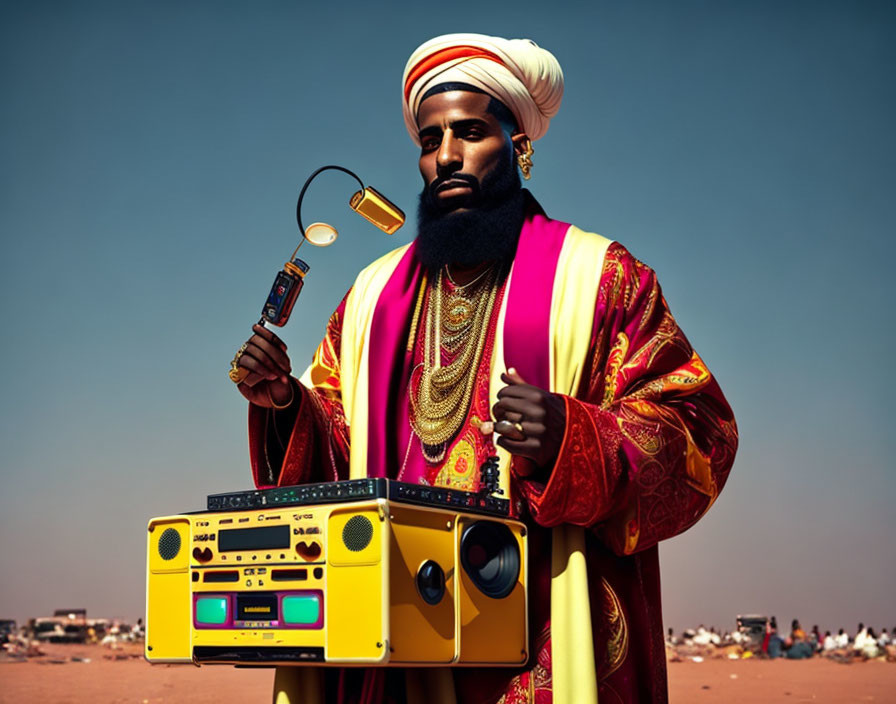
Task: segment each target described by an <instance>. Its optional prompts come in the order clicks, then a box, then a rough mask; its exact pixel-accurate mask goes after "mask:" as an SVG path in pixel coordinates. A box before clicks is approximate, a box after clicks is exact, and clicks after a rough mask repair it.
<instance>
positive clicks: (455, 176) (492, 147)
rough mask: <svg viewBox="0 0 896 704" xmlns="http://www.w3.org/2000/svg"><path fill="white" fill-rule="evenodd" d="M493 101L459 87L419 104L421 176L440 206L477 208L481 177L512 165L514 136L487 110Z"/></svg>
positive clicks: (510, 167)
mask: <svg viewBox="0 0 896 704" xmlns="http://www.w3.org/2000/svg"><path fill="white" fill-rule="evenodd" d="M489 100H490V98H489V96H487V95H484V94H482V93H473V92H470V91H463V90H458V91H449V92H446V93H436V94H435V95H431V96H430V97H429V98H427V99H426V100H424V101H423V103H422V104H421V105H420V109H419V111H418V113H417V124H418V125H419V128H420V132H419V134H420V144H421V151H420V174H421V175H422V176H423V182H424V185H425V187H426V189H427V190H428V192H429V196H430V198H431V202H432V203H433V205H435V206H436V207H437V208H438V209H440V210H443V211H455V210H461V211H462V210H466V209H471V208H475V207H476V205H477V204H478V203H479V202H480V200H481V195H482V194H481V189H482V182H483V179H485V178H486V177H487V176H489V175H490V174H493V173H495V172H498V171H500V170H502V169H513V168H514V167H513V161H512V159H513V146H512V144H511V140H510V137H509V136H508V134H507V133H506V132H505V131H504V129H503V127H502V126H501V123H500V122H499V121H498V119H497V118H496V117H495V116H494V115H493V114H491V113H490V112H489V111H488V105H489Z"/></svg>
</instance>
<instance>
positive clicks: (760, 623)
mask: <svg viewBox="0 0 896 704" xmlns="http://www.w3.org/2000/svg"><path fill="white" fill-rule="evenodd" d="M767 625H768V616H760V615H758V614H746V615H744V616H738V617H737V630H738V631H739V632H740V634H741V635H742V636H744V637H745V639H746V640H747V642H748V645H747V646H746V647H748V648H749V649H750V650H754V651H755V652H759V649H760V648H762V641H763V639H764V638H765V628H766V626H767Z"/></svg>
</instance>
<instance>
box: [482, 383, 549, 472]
mask: <svg viewBox="0 0 896 704" xmlns="http://www.w3.org/2000/svg"><path fill="white" fill-rule="evenodd" d="M501 381H503V382H504V383H505V384H507V386H505V387H504V388H503V389H501V390H500V391H499V392H498V402H497V403H496V404H495V405H494V407H493V408H492V415H493V416H494V419H495V421H494V424H493V426H492V428H491V429H493V430H494V431H495V432H496V433H497V434H498V435H499V436H500V437H499V438H498V439H497V440H496V441H495V443H496V444H497V445H499V446H501V447H503V448H504V449H505V450H507V451H508V452H510V453H511V454H513V455H517V456H519V457H526V458H528V459H530V460H532V461H533V462H534V463H535V465H536V466H537V467H538V468H549V467H552V466H553V464H554V461H555V460H556V459H557V455H558V454H559V453H560V447H561V445H562V444H563V435H564V433H565V432H566V404H565V403H564V402H563V399H562V398H561V397H560V396H558V395H557V394H552V393H551V392H550V391H545V390H544V389H540V388H538V387H537V386H532V385H531V384H527V383H526V381H525V380H524V379H523V378H522V377H521V376H520V375H519V373H518V372H517V371H516V370H515V369H508V370H507V373H505V374H502V375H501ZM483 425H485V424H484V423H483ZM520 428H522V432H520ZM489 429H490V428H488V427H484V428H482V430H483V431H487V430H489Z"/></svg>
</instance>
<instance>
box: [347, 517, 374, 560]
mask: <svg viewBox="0 0 896 704" xmlns="http://www.w3.org/2000/svg"><path fill="white" fill-rule="evenodd" d="M371 538H373V523H371V522H370V519H369V518H368V517H367V516H352V517H351V518H349V519H348V521H347V522H346V524H345V527H344V528H343V529H342V542H343V543H344V544H345V547H347V548H348V549H349V550H351V551H352V552H361V551H362V550H363V549H364V548H366V547H367V546H368V545H370V539H371Z"/></svg>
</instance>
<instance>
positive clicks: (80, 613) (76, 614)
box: [53, 609, 87, 621]
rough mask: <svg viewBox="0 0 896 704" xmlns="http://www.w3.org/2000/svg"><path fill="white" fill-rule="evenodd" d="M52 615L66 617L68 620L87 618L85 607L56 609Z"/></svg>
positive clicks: (83, 619)
mask: <svg viewBox="0 0 896 704" xmlns="http://www.w3.org/2000/svg"><path fill="white" fill-rule="evenodd" d="M53 616H56V617H57V618H67V619H68V620H70V621H77V620H79V619H80V620H82V621H86V620H87V609H56V610H55V611H54V612H53Z"/></svg>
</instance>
